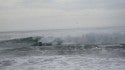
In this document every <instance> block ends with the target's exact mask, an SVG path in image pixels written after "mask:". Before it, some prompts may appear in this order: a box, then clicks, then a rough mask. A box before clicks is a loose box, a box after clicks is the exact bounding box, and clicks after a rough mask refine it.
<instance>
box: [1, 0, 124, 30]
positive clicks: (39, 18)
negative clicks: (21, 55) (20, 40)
mask: <svg viewBox="0 0 125 70" xmlns="http://www.w3.org/2000/svg"><path fill="white" fill-rule="evenodd" d="M107 26H125V0H0V31H16V30H39V29H63V28H64V29H65V28H79V27H80V28H81V27H83V28H84V27H85V28H86V27H107Z"/></svg>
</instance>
